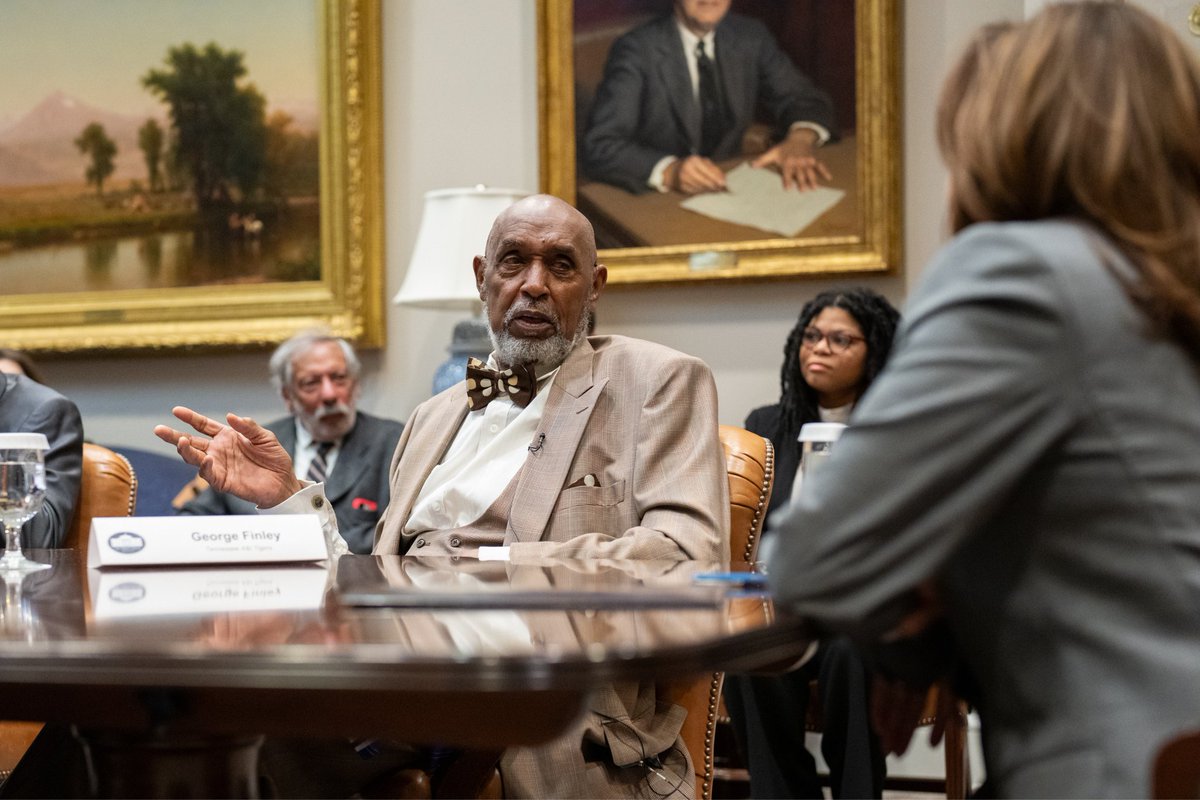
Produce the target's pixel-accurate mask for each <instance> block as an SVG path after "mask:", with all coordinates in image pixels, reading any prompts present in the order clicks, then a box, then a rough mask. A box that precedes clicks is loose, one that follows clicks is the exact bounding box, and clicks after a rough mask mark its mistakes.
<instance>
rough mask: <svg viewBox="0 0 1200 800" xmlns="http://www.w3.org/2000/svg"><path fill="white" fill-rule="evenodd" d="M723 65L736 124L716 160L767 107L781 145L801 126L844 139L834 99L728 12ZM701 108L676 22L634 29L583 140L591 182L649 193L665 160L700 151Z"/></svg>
mask: <svg viewBox="0 0 1200 800" xmlns="http://www.w3.org/2000/svg"><path fill="white" fill-rule="evenodd" d="M716 64H717V68H718V70H719V72H720V76H721V85H722V86H723V88H724V90H725V97H726V99H727V101H728V106H729V114H730V116H731V119H732V124H731V125H730V128H729V130H728V131H727V132H726V134H725V136H724V138H722V140H721V142H720V143H719V145H718V146H717V148H716V150H715V151H714V152H713V158H714V159H715V160H720V159H725V158H732V157H734V156H737V155H740V154H741V152H742V135H743V134H744V133H745V132H746V128H747V127H749V125H750V124H751V123H752V122H754V121H755V112H756V110H757V109H759V108H762V109H764V110H765V113H766V114H767V116H768V118H769V119H770V121H771V124H772V125H774V134H775V137H776V138H777V139H780V138H782V137H783V136H784V135H786V133H787V131H788V128H790V127H791V125H792V123H794V122H815V123H817V124H819V125H822V126H824V127H825V128H826V129H827V130H828V131H829V132H830V134H831V135H833V136H835V137H836V136H837V123H836V121H835V119H834V114H833V104H832V103H831V102H830V99H829V96H828V95H827V94H825V92H823V91H822V90H820V89H819V88H817V86H816V85H815V84H813V82H812V81H810V80H809V79H808V78H807V77H805V76H804V74H803V73H801V72H800V71H799V70H798V69H796V67H795V65H794V64H792V62H791V60H790V59H789V58H788V57H787V55H786V54H784V52H783V51H782V50H780V49H779V45H778V44H777V43H776V41H775V38H774V37H773V36H772V35H771V33H770V31H768V30H767V28H766V26H765V25H763V24H762V23H761V22H759V21H758V20H755V19H751V18H749V17H743V16H739V15H737V14H728V15H726V17H725V19H723V20H722V21H721V24H720V25H718V26H717V32H716ZM699 148H700V105H699V103H697V102H696V99H695V96H694V95H693V93H692V81H691V77H690V75H689V74H688V68H687V60H686V55H685V54H684V52H683V42H682V41H681V40H680V38H679V29H678V28H677V27H676V24H675V18H674V17H673V16H669V15H668V16H665V17H660V18H659V19H656V20H652V21H651V22H648V23H646V24H645V25H642V26H640V27H638V28H634V29H633V30H632V31H630V32H629V33H627V34H625V35H624V36H622V37H621V38H619V39H617V41H616V42H615V43H614V44H613V46H612V49H611V50H609V53H608V61H607V62H606V63H605V65H604V78H603V80H602V81H601V83H600V87H599V88H598V89H597V90H596V99H595V101H594V102H593V104H592V110H591V114H590V115H589V117H588V126H587V132H586V133H585V134H584V138H583V147H582V158H583V168H584V171H585V172H586V173H587V175H588V176H589V177H591V178H592V179H594V180H598V181H603V182H604V183H611V184H613V185H614V186H620V187H621V188H623V189H626V190H628V191H630V192H634V193H638V192H644V191H646V190H647V189H648V188H649V187H647V185H646V181H647V179H649V177H650V171H651V170H652V169H653V168H654V165H655V164H657V163H658V162H659V161H660V160H662V158H663V157H664V156H668V155H671V156H677V157H680V158H683V157H685V156H688V155H691V154H693V153H697V152H699Z"/></svg>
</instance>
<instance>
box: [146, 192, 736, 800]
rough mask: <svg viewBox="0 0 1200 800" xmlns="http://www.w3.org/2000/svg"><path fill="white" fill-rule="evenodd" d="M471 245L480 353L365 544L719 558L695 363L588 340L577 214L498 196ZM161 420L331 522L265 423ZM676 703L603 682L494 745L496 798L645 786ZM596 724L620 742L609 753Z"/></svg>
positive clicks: (715, 475) (398, 471)
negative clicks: (542, 735)
mask: <svg viewBox="0 0 1200 800" xmlns="http://www.w3.org/2000/svg"><path fill="white" fill-rule="evenodd" d="M485 249H486V252H485V254H484V255H481V256H476V257H475V260H474V270H475V280H476V285H477V286H478V287H479V297H480V299H481V300H483V302H484V305H485V307H486V313H487V318H488V324H489V327H490V328H491V331H492V340H493V343H494V347H495V350H494V352H493V353H492V355H491V357H490V359H489V362H488V363H487V364H482V363H479V362H476V363H474V364H472V365H471V366H470V367H469V368H468V373H467V379H466V381H464V382H463V383H460V384H458V385H456V386H453V387H451V388H449V389H447V390H446V391H444V392H442V393H441V394H439V395H437V396H435V397H433V398H431V399H429V400H427V401H426V402H424V403H422V404H421V405H420V406H418V407H417V409H416V410H415V411H414V412H413V414H412V416H411V417H410V418H409V421H408V424H407V426H406V427H405V429H404V434H403V435H402V436H401V438H400V444H399V446H398V448H397V450H396V455H395V457H394V458H393V460H392V467H391V497H392V501H391V504H390V505H389V506H388V509H387V512H386V513H385V514H384V517H383V520H382V521H381V522H380V525H379V528H378V531H377V534H376V544H375V552H376V553H380V554H389V553H422V554H427V553H447V554H453V555H461V556H472V555H476V554H478V553H479V552H480V549H481V548H489V547H490V548H499V549H502V550H503V551H504V552H506V553H507V555H508V557H509V558H510V559H511V560H513V561H518V560H527V559H537V558H540V557H543V556H561V557H579V558H648V559H705V560H713V561H725V560H727V559H728V557H729V499H728V483H727V478H726V475H725V464H724V456H723V452H722V449H721V444H720V441H719V440H718V438H717V396H716V387H715V385H714V382H713V378H712V373H711V372H710V371H709V369H708V367H707V366H705V365H704V363H703V362H701V361H700V360H699V359H696V358H692V357H690V356H686V355H684V354H682V353H679V352H676V351H674V350H670V349H668V348H666V347H662V346H660V345H656V344H651V343H649V342H643V341H639V340H637V339H629V338H626V337H621V336H594V337H588V336H587V335H586V333H587V326H588V319H589V317H590V315H591V313H592V309H593V307H594V305H595V302H596V300H597V298H598V297H599V296H600V293H601V291H602V290H603V288H604V285H605V282H606V280H607V276H608V272H607V269H606V268H605V267H604V266H603V265H602V264H598V263H597V262H596V243H595V236H594V233H593V231H592V226H591V224H590V223H589V222H588V221H587V219H586V218H584V216H583V215H582V214H580V213H579V212H578V211H576V210H575V209H574V208H572V207H571V206H569V205H567V204H566V203H564V202H563V201H562V200H559V199H558V198H555V197H550V196H547V195H538V196H534V197H528V198H525V199H524V200H521V201H519V202H517V203H515V204H513V205H512V206H511V207H509V208H508V209H507V210H505V211H504V212H502V213H501V214H500V216H499V217H498V218H497V219H496V222H495V224H494V225H493V227H492V231H491V233H490V235H489V236H488V240H487V245H486V248H485ZM174 413H175V416H176V417H178V418H179V419H180V420H182V421H183V422H186V423H188V424H189V425H191V426H192V427H193V428H195V429H196V430H197V431H199V433H200V434H202V435H201V436H190V435H186V434H183V433H181V432H179V431H175V430H172V429H171V428H168V427H165V426H159V427H158V428H156V429H155V432H156V433H157V434H158V435H159V436H160V437H161V438H163V439H164V440H165V441H168V442H171V443H174V444H175V445H176V447H177V449H178V451H179V453H180V455H181V456H182V457H183V458H184V460H186V461H187V462H188V463H190V464H195V465H197V466H199V467H200V472H201V475H203V476H204V477H205V478H206V479H207V480H209V481H211V482H212V483H213V484H214V485H216V486H220V487H221V488H222V489H225V490H227V491H235V492H237V493H238V494H240V495H242V496H243V497H246V498H247V499H250V500H252V501H254V502H256V503H257V504H258V505H259V506H261V507H263V508H271V507H274V508H272V510H278V511H281V512H295V511H316V513H319V514H321V515H322V518H323V521H324V523H325V524H326V525H327V526H328V525H332V524H333V518H332V515H330V514H329V513H328V504H327V503H326V502H325V501H324V499H323V498H322V495H321V486H320V485H319V484H316V485H310V486H307V487H306V486H304V485H303V484H301V482H300V481H299V480H298V479H297V477H296V475H295V472H294V471H293V469H292V466H291V462H290V460H289V458H288V455H287V453H286V451H285V450H284V449H283V448H282V447H281V446H280V445H279V443H278V442H277V441H276V440H275V437H274V436H273V435H272V434H271V433H270V432H269V431H267V430H265V429H264V428H262V427H260V426H259V425H257V424H256V423H255V422H254V421H253V420H250V419H247V418H245V417H239V416H236V415H233V414H230V415H228V417H227V421H228V425H222V424H220V423H218V422H216V421H214V420H210V419H208V418H206V417H204V416H202V415H200V414H197V413H196V412H194V411H191V410H190V409H187V408H182V407H180V408H176V409H175V411H174ZM497 555H499V554H497ZM681 711H682V710H681V709H679V708H678V707H675V706H671V705H669V704H663V703H658V702H656V698H655V696H654V686H653V684H652V683H649V682H647V683H642V684H622V685H616V686H612V687H609V688H607V689H605V690H603V691H599V692H597V693H596V696H595V697H594V698H593V704H592V710H591V712H590V713H588V714H586V715H584V716H583V717H582V718H581V719H580V721H579V722H578V723H577V724H576V726H575V727H574V728H572V730H570V731H569V732H568V733H567V734H566V735H564V736H562V737H560V738H559V739H557V740H555V741H554V742H551V743H550V744H547V745H544V746H541V747H537V748H512V749H510V750H509V751H508V752H507V753H506V754H505V756H504V758H503V759H502V761H501V772H502V774H503V778H504V790H505V794H506V795H507V796H510V797H620V796H644V795H646V794H647V793H649V792H651V788H648V781H649V780H650V777H651V776H650V769H649V767H647V763H650V762H652V761H654V759H653V758H651V756H656V755H657V754H667V753H672V752H685V750H684V749H683V747H682V745H681V743H680V742H681V740H680V739H679V738H678V733H679V729H680V727H681V725H682V721H683V714H682V713H681ZM612 719H619V720H621V721H622V723H623V728H622V730H623V731H626V732H627V733H628V735H629V736H631V737H634V739H636V741H637V742H638V744H639V747H638V748H635V749H636V753H634V750H630V749H629V748H625V749H624V750H622V751H621V752H617V751H616V750H613V749H611V747H610V745H611V742H612V739H611V737H610V735H609V732H608V730H607V727H606V725H607V721H611V720H612ZM293 763H294V762H293ZM331 768H332V767H331ZM297 769H299V767H297ZM307 769H308V771H309V772H310V773H311V772H312V770H313V765H312V763H311V762H308V763H307ZM281 771H282V770H281ZM679 772H680V774H679V775H677V777H678V781H679V784H680V785H679V787H678V789H677V796H679V797H690V796H692V795H693V793H694V786H693V785H692V774H693V773H692V769H691V765H690V764H688V765H687V766H686V768H681V769H680V770H679ZM302 785H303V784H302ZM312 785H313V784H311V783H310V784H308V787H309V792H310V793H311V791H312V788H311V787H312Z"/></svg>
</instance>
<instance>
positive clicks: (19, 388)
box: [0, 373, 83, 547]
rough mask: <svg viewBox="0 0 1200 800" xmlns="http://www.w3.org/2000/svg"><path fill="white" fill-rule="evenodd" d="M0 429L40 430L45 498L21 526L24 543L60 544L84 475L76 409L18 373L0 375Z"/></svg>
mask: <svg viewBox="0 0 1200 800" xmlns="http://www.w3.org/2000/svg"><path fill="white" fill-rule="evenodd" d="M0 431H3V432H5V433H17V432H24V433H44V434H45V435H46V439H47V440H49V442H50V451H49V452H48V453H46V499H45V502H44V503H43V505H42V510H41V512H39V513H38V515H37V516H35V517H34V518H33V519H31V520H29V521H28V522H26V523H25V524H24V525H23V526H22V527H21V544H22V545H23V546H24V547H61V546H62V543H63V540H64V539H65V538H66V536H67V529H68V528H70V527H71V520H72V519H73V518H74V517H75V504H76V502H78V500H79V481H80V478H81V476H82V474H83V422H82V421H81V420H80V418H79V409H78V408H76V407H75V404H74V403H72V402H71V401H70V400H68V399H67V398H65V397H63V396H62V395H61V394H59V393H58V392H56V391H54V390H53V389H50V388H48V387H46V386H43V385H42V384H40V383H37V382H36V381H32V380H30V379H29V378H26V377H24V376H22V375H8V374H5V373H0Z"/></svg>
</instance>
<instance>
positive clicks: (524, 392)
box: [467, 358, 537, 411]
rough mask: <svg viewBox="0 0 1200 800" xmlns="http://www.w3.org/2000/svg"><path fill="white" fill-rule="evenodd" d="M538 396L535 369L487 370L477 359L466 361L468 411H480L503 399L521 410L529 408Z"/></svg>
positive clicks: (525, 367) (527, 367)
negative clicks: (510, 401)
mask: <svg viewBox="0 0 1200 800" xmlns="http://www.w3.org/2000/svg"><path fill="white" fill-rule="evenodd" d="M535 394H537V378H536V377H535V376H534V374H533V367H531V366H528V365H525V366H520V367H510V368H508V369H504V370H499V371H497V370H494V369H488V366H487V364H484V363H483V362H482V361H480V360H479V359H477V358H471V359H468V360H467V408H469V409H471V410H472V411H478V410H479V409H481V408H483V407H484V406H486V405H487V404H488V403H490V402H492V401H493V400H495V399H496V398H497V397H500V396H501V395H503V396H506V397H510V398H512V401H513V402H514V403H516V404H517V405H519V406H527V405H529V401H530V400H532V399H533V396H534V395H535Z"/></svg>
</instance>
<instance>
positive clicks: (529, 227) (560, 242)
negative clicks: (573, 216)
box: [495, 219, 586, 253]
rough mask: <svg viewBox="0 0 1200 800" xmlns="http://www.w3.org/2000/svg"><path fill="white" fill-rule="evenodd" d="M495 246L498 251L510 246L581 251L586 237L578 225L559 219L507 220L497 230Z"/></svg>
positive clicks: (584, 245) (584, 247)
mask: <svg viewBox="0 0 1200 800" xmlns="http://www.w3.org/2000/svg"><path fill="white" fill-rule="evenodd" d="M496 233H497V235H496V237H495V248H496V250H497V251H498V252H502V251H504V250H508V249H511V248H514V247H515V248H534V247H536V248H540V249H553V250H563V251H570V252H573V253H579V252H582V251H583V250H584V249H586V237H585V236H584V234H583V232H582V231H581V230H580V229H579V228H578V226H575V225H570V224H567V223H566V222H565V221H561V222H559V223H557V224H554V223H550V222H549V221H545V220H530V219H516V220H509V221H508V222H507V223H506V224H504V225H502V226H501V227H500V228H499V229H498V230H497V232H496Z"/></svg>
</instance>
